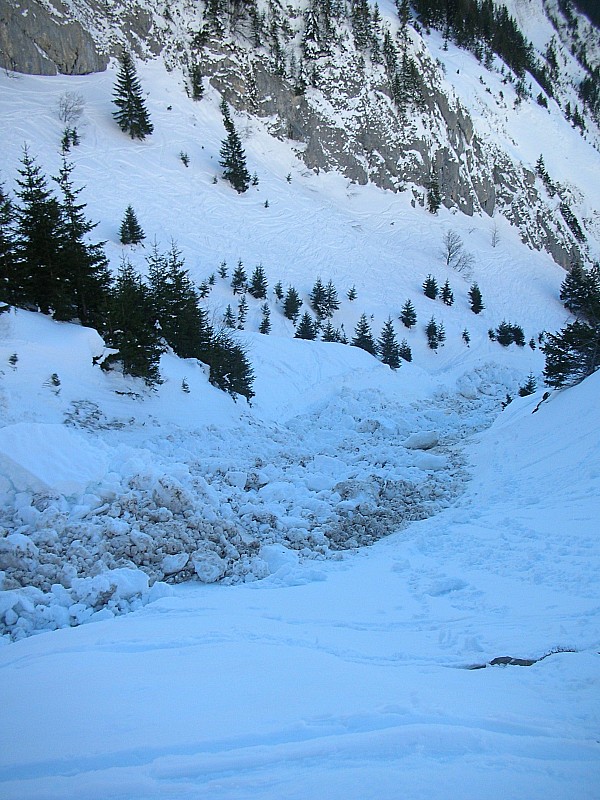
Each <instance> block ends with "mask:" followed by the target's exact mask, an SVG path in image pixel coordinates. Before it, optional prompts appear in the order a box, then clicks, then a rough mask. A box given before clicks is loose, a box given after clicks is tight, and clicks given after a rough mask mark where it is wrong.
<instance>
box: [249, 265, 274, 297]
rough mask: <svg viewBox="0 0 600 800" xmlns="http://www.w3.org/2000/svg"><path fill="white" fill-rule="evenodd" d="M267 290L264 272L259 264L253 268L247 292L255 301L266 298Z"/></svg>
mask: <svg viewBox="0 0 600 800" xmlns="http://www.w3.org/2000/svg"><path fill="white" fill-rule="evenodd" d="M268 288H269V287H268V284H267V278H266V275H265V271H264V269H263V266H262V264H259V265H258V266H257V267H255V268H254V271H253V273H252V276H251V278H250V284H249V285H248V291H249V292H250V294H251V295H252V297H254V298H256V299H257V300H264V298H265V297H266V296H267V289H268Z"/></svg>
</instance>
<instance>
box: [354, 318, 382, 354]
mask: <svg viewBox="0 0 600 800" xmlns="http://www.w3.org/2000/svg"><path fill="white" fill-rule="evenodd" d="M351 344H352V346H353V347H360V348H361V349H362V350H366V351H367V353H370V354H371V355H372V356H376V355H377V344H376V343H375V340H374V339H373V334H372V332H371V326H370V325H369V322H368V320H367V315H366V314H361V316H360V319H359V320H358V322H357V323H356V327H355V328H354V338H353V339H352V342H351Z"/></svg>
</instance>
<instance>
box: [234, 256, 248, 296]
mask: <svg viewBox="0 0 600 800" xmlns="http://www.w3.org/2000/svg"><path fill="white" fill-rule="evenodd" d="M247 283H248V276H247V275H246V270H245V269H244V265H243V263H242V262H241V260H240V261H238V263H237V267H236V268H235V269H234V271H233V275H232V276H231V288H232V290H233V293H234V294H238V293H239V292H245V291H246V285H247Z"/></svg>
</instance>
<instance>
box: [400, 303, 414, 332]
mask: <svg viewBox="0 0 600 800" xmlns="http://www.w3.org/2000/svg"><path fill="white" fill-rule="evenodd" d="M400 320H401V322H402V324H403V325H404V327H405V328H408V329H409V330H410V328H412V327H414V326H415V324H416V322H417V312H416V311H415V307H414V306H413V304H412V303H411V301H410V300H407V301H406V303H404V305H403V306H402V311H401V313H400Z"/></svg>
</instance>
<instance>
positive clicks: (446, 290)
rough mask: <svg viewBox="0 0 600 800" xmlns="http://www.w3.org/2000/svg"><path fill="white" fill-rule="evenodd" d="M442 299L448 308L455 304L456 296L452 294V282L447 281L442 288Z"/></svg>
mask: <svg viewBox="0 0 600 800" xmlns="http://www.w3.org/2000/svg"><path fill="white" fill-rule="evenodd" d="M440 297H441V298H442V301H443V302H444V303H445V304H446V305H447V306H451V305H452V303H454V294H453V292H452V289H451V288H450V282H449V281H448V280H446V282H445V283H444V285H443V286H442V289H441V292H440Z"/></svg>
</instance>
